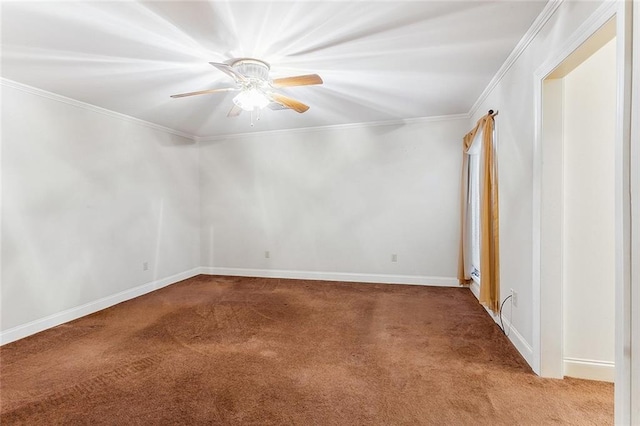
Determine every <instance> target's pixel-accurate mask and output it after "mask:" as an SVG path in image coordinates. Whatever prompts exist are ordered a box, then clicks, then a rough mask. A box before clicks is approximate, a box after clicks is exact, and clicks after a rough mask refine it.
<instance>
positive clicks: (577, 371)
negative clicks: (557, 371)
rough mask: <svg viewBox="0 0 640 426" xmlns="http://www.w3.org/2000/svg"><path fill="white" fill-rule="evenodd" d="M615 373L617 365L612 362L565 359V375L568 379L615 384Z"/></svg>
mask: <svg viewBox="0 0 640 426" xmlns="http://www.w3.org/2000/svg"><path fill="white" fill-rule="evenodd" d="M615 373H616V369H615V365H614V363H613V362H611V361H597V360H592V359H579V358H565V359H564V375H565V376H568V377H575V378H578V379H588V380H600V381H603V382H611V383H613V381H614V379H615V375H616V374H615Z"/></svg>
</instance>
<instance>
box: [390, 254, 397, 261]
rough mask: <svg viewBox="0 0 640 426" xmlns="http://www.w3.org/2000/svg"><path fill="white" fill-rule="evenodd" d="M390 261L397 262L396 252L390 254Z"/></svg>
mask: <svg viewBox="0 0 640 426" xmlns="http://www.w3.org/2000/svg"><path fill="white" fill-rule="evenodd" d="M391 261H392V262H397V261H398V255H397V254H395V253H394V254H392V255H391Z"/></svg>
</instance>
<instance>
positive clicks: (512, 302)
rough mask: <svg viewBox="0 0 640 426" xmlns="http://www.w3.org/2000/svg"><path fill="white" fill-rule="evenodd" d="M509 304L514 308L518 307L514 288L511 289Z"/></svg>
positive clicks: (516, 293)
mask: <svg viewBox="0 0 640 426" xmlns="http://www.w3.org/2000/svg"><path fill="white" fill-rule="evenodd" d="M511 304H512V305H513V306H514V307H516V308H517V307H518V292H517V291H515V290H514V289H511Z"/></svg>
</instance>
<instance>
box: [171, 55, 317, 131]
mask: <svg viewBox="0 0 640 426" xmlns="http://www.w3.org/2000/svg"><path fill="white" fill-rule="evenodd" d="M209 63H210V64H211V65H213V66H214V67H216V68H217V69H219V70H220V71H222V72H224V73H225V74H227V75H229V76H230V77H231V78H233V79H234V80H235V83H236V86H235V87H224V88H220V89H209V90H200V91H197V92H188V93H181V94H177V95H171V97H172V98H184V97H187V96H195V95H205V94H210V93H218V92H233V91H238V92H240V93H238V94H237V95H236V96H235V97H234V98H233V103H234V105H233V106H232V107H231V110H230V111H229V113H228V114H227V117H230V118H232V117H237V116H238V115H240V113H241V112H242V111H243V110H244V111H250V112H251V113H252V114H251V125H252V126H253V112H254V111H259V110H261V109H262V108H264V107H267V106H268V107H269V108H270V109H272V110H281V109H292V110H294V111H296V112H298V113H303V112H305V111H307V110H308V109H309V106H307V105H305V104H303V103H302V102H300V101H298V100H295V99H293V98H289V97H287V96H284V95H281V94H279V93H277V92H275V91H274V89H279V88H282V87H292V86H308V85H314V84H322V83H323V81H322V78H320V76H319V75H318V74H309V75H299V76H294V77H284V78H277V79H273V80H271V79H270V78H269V71H270V69H271V67H270V66H269V64H268V63H266V62H264V61H261V60H259V59H254V58H238V59H233V60H231V61H229V63H228V64H226V63H217V62H209Z"/></svg>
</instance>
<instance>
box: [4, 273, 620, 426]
mask: <svg viewBox="0 0 640 426" xmlns="http://www.w3.org/2000/svg"><path fill="white" fill-rule="evenodd" d="M0 361H1V371H0V373H1V385H0V390H1V392H2V393H1V403H2V406H1V417H0V422H1V423H2V425H9V424H29V425H40V424H43V425H44V424H46V425H51V424H87V425H88V424H91V425H99V424H116V425H129V424H133V425H150V424H166V425H174V424H185V425H193V424H255V425H267V424H279V425H280V424H286V425H307V424H312V425H383V424H384V425H392V424H394V425H414V424H427V425H547V424H568V425H571V424H572V425H588V424H593V425H606V424H612V423H613V386H612V385H611V384H607V383H602V382H591V381H584V380H574V379H565V380H550V379H540V378H538V377H536V376H535V375H534V374H533V373H532V372H531V370H530V369H529V367H528V366H527V364H526V363H525V361H524V360H523V359H522V358H521V357H520V356H519V354H518V353H517V352H516V350H515V349H514V348H513V347H512V346H511V345H510V343H509V342H508V340H507V339H506V338H505V336H504V335H503V334H502V332H501V331H500V330H499V328H498V327H497V326H496V325H495V324H494V323H493V321H492V320H491V319H490V318H489V317H488V316H487V314H486V313H484V312H483V309H482V308H481V307H480V306H479V305H478V303H477V301H476V300H475V298H474V297H473V295H472V294H471V293H470V292H469V290H467V289H462V288H460V289H457V288H438V287H420V286H402V285H375V284H352V283H332V282H318V281H300V280H279V279H258V278H234V277H208V276H199V277H196V278H192V279H190V280H186V281H183V282H181V283H178V284H175V285H172V286H170V287H166V288H164V289H162V290H159V291H156V292H154V293H151V294H148V295H145V296H142V297H139V298H137V299H134V300H131V301H128V302H125V303H122V304H120V305H117V306H114V307H112V308H109V309H106V310H104V311H101V312H98V313H96V314H93V315H90V316H88V317H85V318H81V319H79V320H76V321H73V322H71V323H69V324H65V325H61V326H59V327H56V328H53V329H51V330H48V331H45V332H42V333H40V334H38V335H35V336H31V337H29V338H26V339H23V340H20V341H18V342H14V343H11V344H8V345H5V346H3V347H2V348H0Z"/></svg>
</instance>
